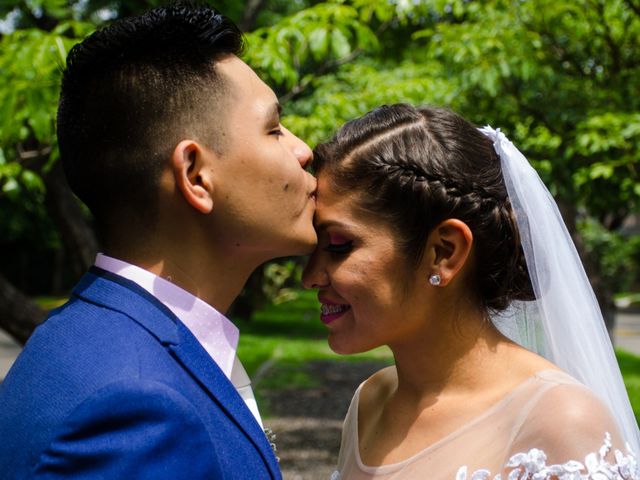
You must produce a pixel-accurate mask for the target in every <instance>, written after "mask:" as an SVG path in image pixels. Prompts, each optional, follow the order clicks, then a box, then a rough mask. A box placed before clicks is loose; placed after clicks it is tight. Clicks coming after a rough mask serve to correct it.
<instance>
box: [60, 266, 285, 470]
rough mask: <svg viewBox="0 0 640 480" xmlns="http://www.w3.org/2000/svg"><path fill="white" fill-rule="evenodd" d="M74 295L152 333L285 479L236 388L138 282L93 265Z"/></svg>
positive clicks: (171, 314) (271, 466) (168, 312)
mask: <svg viewBox="0 0 640 480" xmlns="http://www.w3.org/2000/svg"><path fill="white" fill-rule="evenodd" d="M73 294H74V295H75V296H77V297H80V298H82V299H83V300H85V301H89V302H91V303H95V304H97V305H101V306H104V307H107V308H110V309H112V310H116V311H119V312H121V313H123V314H125V315H127V316H128V317H130V318H131V319H132V320H134V321H135V322H137V323H138V324H140V325H141V326H142V327H143V328H145V329H146V330H147V331H149V333H151V335H153V336H154V337H155V338H156V339H157V340H158V341H159V342H160V343H162V344H163V345H164V346H165V347H166V348H167V349H168V351H169V352H170V354H171V355H172V356H173V357H174V358H175V359H176V360H177V361H178V362H179V363H180V364H181V365H182V366H183V368H185V369H186V370H187V371H189V373H190V374H191V376H192V377H193V378H194V379H195V380H196V381H197V382H198V383H199V384H200V385H201V387H202V388H203V389H204V390H205V391H207V392H208V394H209V396H210V397H211V398H212V399H213V400H214V401H215V402H216V403H217V404H218V405H219V407H220V408H221V409H222V410H223V411H224V412H225V413H226V414H227V415H228V416H229V417H230V418H231V419H232V420H233V421H234V422H235V424H236V425H237V426H238V428H240V430H242V431H243V432H244V433H245V435H246V436H247V437H248V439H249V440H250V441H251V443H253V445H254V446H255V447H256V449H257V450H258V452H259V453H260V455H261V456H262V458H263V460H264V462H265V464H266V465H267V466H268V467H269V470H270V471H271V475H272V476H273V478H281V476H280V474H279V472H280V469H279V467H278V465H277V461H276V459H275V456H274V454H273V451H272V450H271V446H270V445H269V442H268V440H267V438H266V436H265V434H264V432H263V431H262V429H261V428H260V425H258V423H257V422H256V420H255V418H254V417H253V415H252V414H251V412H250V410H249V409H248V408H247V406H246V405H245V403H244V401H243V400H242V398H241V397H240V395H239V394H238V392H237V391H236V389H235V387H234V386H233V384H232V383H231V382H230V381H229V379H228V378H227V377H226V376H225V375H224V373H223V372H222V370H220V368H219V367H218V365H217V364H216V363H215V362H214V361H213V360H212V359H211V357H210V356H209V355H208V354H207V352H206V351H205V350H204V348H203V347H202V346H201V345H200V343H199V342H198V340H197V339H196V338H195V337H194V336H193V334H192V333H191V332H190V331H189V329H188V328H187V327H186V326H185V325H184V324H183V323H182V322H181V321H180V320H179V319H178V318H177V317H176V316H175V315H174V314H173V313H172V312H171V311H170V310H169V309H168V308H167V307H165V306H164V305H163V304H162V303H160V302H159V301H158V300H157V299H156V298H155V297H154V296H153V295H151V294H150V293H149V292H147V291H146V290H144V289H143V288H141V287H140V286H139V285H137V284H136V283H135V282H132V281H130V280H127V279H125V278H122V277H120V276H118V275H115V274H112V273H110V272H106V271H104V270H102V269H99V268H96V267H92V268H91V269H90V270H89V272H88V273H87V274H86V275H85V276H84V277H83V278H82V279H81V280H80V282H79V283H78V285H77V286H76V288H74V291H73Z"/></svg>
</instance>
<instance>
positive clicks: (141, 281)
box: [95, 253, 240, 378]
mask: <svg viewBox="0 0 640 480" xmlns="http://www.w3.org/2000/svg"><path fill="white" fill-rule="evenodd" d="M95 265H96V267H99V268H102V269H103V270H107V271H108V272H111V273H115V274H116V275H120V276H121V277H124V278H126V279H128V280H131V281H132V282H135V283H137V284H138V285H140V287H142V288H144V289H145V290H146V291H147V292H149V293H150V294H151V295H153V296H154V297H156V298H157V299H158V300H159V301H160V302H161V303H162V304H164V305H165V306H166V307H167V308H168V309H169V310H171V312H173V314H174V315H175V316H176V317H178V318H179V319H180V320H181V321H182V323H184V325H185V326H186V327H187V328H188V329H189V330H190V331H191V333H192V334H193V335H194V336H195V337H196V339H197V340H198V342H199V343H200V344H201V345H202V347H203V348H204V349H205V350H206V351H207V353H208V354H209V355H210V356H211V358H212V359H213V361H215V362H216V363H217V364H218V366H219V367H220V369H221V370H222V371H223V372H224V374H225V375H226V376H227V378H231V371H232V369H233V365H234V359H235V358H236V350H237V348H238V339H239V337H240V331H239V330H238V327H236V326H235V325H234V324H233V323H231V321H230V320H229V319H228V318H227V317H225V316H224V315H223V314H221V313H220V312H218V311H217V310H216V309H215V308H213V307H212V306H211V305H209V304H208V303H206V302H204V301H202V300H200V299H199V298H198V297H196V296H194V295H193V294H191V293H189V292H187V291H186V290H184V289H182V288H180V287H178V286H177V285H174V284H173V283H171V282H169V281H167V280H165V279H164V278H161V277H159V276H158V275H155V274H153V273H151V272H150V271H148V270H145V269H143V268H140V267H137V266H135V265H132V264H130V263H127V262H124V261H122V260H118V259H117V258H113V257H109V256H107V255H104V254H102V253H98V255H97V256H96V261H95Z"/></svg>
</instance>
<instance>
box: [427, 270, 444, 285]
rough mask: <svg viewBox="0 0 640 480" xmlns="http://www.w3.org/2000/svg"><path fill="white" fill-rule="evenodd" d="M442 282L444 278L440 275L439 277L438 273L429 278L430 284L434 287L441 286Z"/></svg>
mask: <svg viewBox="0 0 640 480" xmlns="http://www.w3.org/2000/svg"><path fill="white" fill-rule="evenodd" d="M441 281H442V278H441V277H440V275H438V274H437V273H434V274H433V275H431V276H430V277H429V283H430V284H431V285H433V286H434V287H436V286H438V285H440V282H441Z"/></svg>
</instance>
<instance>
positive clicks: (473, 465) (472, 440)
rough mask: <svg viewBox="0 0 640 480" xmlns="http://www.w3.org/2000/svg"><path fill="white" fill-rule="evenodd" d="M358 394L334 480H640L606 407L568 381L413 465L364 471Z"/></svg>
mask: <svg viewBox="0 0 640 480" xmlns="http://www.w3.org/2000/svg"><path fill="white" fill-rule="evenodd" d="M361 389H362V385H360V387H358V389H357V390H356V393H355V395H354V397H353V400H352V402H351V406H350V407H349V411H348V413H347V416H346V418H345V421H344V426H343V431H342V445H341V448H340V456H339V460H338V471H337V472H335V473H334V475H333V477H332V479H333V480H337V479H340V480H365V479H379V480H392V479H394V480H395V479H402V480H423V479H433V480H440V479H450V480H454V479H455V480H464V479H473V480H476V479H485V478H488V479H494V478H496V476H497V475H501V476H500V477H497V478H502V479H503V480H506V479H523V480H524V479H539V480H542V479H556V478H557V479H560V480H565V479H566V480H569V479H593V480H605V479H624V480H629V479H634V480H635V479H638V478H639V477H638V476H637V475H638V472H637V465H636V463H635V457H634V456H633V455H632V454H631V452H630V451H629V450H628V448H627V446H626V445H625V442H624V441H623V439H622V438H621V434H620V432H619V430H618V428H617V427H616V422H615V420H614V419H613V417H612V416H611V415H610V414H609V411H608V409H607V408H606V407H605V406H604V405H603V403H602V402H601V401H600V400H599V399H598V398H597V397H596V396H595V395H594V394H593V393H591V391H590V390H589V389H588V388H586V387H585V386H584V385H582V384H581V383H579V382H578V381H577V380H575V379H573V378H572V377H571V376H569V375H568V374H566V373H564V372H561V371H557V370H544V371H540V372H538V373H537V374H536V375H534V376H532V377H529V378H528V379H527V380H525V381H524V382H523V383H521V384H520V385H519V386H517V387H516V388H515V389H513V390H512V391H511V392H510V393H509V394H507V395H506V396H505V397H503V398H502V399H501V400H500V401H498V403H496V404H494V405H493V406H492V407H490V408H489V409H488V410H486V411H484V413H482V414H480V415H479V416H477V417H476V418H474V419H473V420H471V421H470V422H468V423H467V424H466V425H464V426H463V427H461V428H459V429H458V430H456V431H454V432H452V433H450V434H448V435H447V436H445V437H444V438H441V439H440V440H439V441H437V442H436V443H434V444H432V445H425V448H424V450H422V451H421V452H419V453H417V454H415V455H413V456H412V457H410V458H407V459H406V460H404V461H402V462H399V463H393V464H388V465H381V466H370V465H365V464H364V463H363V462H362V460H361V458H360V453H359V447H358V399H359V395H360V390H361Z"/></svg>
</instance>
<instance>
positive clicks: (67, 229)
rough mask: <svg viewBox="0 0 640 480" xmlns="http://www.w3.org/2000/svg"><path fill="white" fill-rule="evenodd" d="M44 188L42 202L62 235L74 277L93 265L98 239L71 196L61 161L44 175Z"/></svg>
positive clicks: (74, 198)
mask: <svg viewBox="0 0 640 480" xmlns="http://www.w3.org/2000/svg"><path fill="white" fill-rule="evenodd" d="M44 181H45V184H46V187H47V195H46V198H45V204H46V207H47V211H48V212H49V214H50V215H51V218H52V219H53V221H54V223H55V224H56V226H57V227H58V229H59V231H60V235H61V236H62V243H63V245H64V246H65V250H66V253H67V255H65V257H66V258H67V259H68V260H70V261H71V262H72V264H71V266H72V268H73V271H74V273H75V274H76V276H77V277H80V275H82V274H83V273H84V272H85V270H87V268H89V267H90V266H91V265H93V262H94V260H95V256H96V252H97V251H98V241H97V239H96V235H95V232H94V230H93V227H92V226H91V224H90V222H89V220H88V219H87V215H86V214H85V213H84V212H83V210H82V208H81V207H80V204H79V203H78V200H77V199H76V197H75V196H74V195H73V193H72V192H71V190H70V189H69V186H68V185H67V179H66V178H65V176H64V171H63V170H62V164H61V163H60V162H56V163H55V165H54V166H53V167H52V168H51V170H50V171H49V172H48V173H47V174H46V175H45V177H44Z"/></svg>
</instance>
